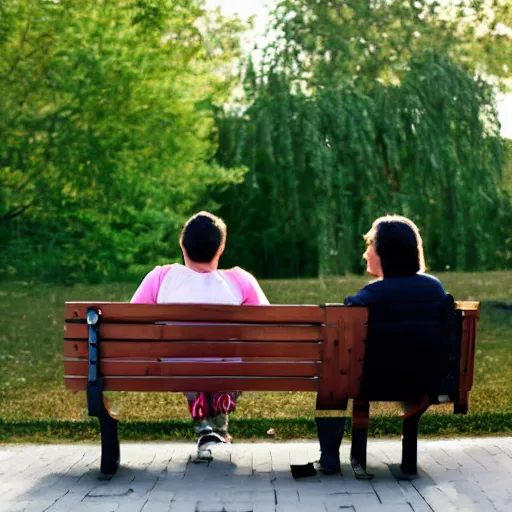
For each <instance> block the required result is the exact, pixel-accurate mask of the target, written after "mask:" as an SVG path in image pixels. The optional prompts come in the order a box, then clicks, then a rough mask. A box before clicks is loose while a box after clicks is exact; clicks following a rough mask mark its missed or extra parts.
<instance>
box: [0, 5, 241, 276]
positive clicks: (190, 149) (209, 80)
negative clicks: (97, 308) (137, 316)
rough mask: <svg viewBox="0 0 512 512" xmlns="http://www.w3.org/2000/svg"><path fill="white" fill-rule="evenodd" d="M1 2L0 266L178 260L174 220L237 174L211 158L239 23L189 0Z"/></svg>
mask: <svg viewBox="0 0 512 512" xmlns="http://www.w3.org/2000/svg"><path fill="white" fill-rule="evenodd" d="M0 10H1V12H2V22H1V23H0V54H1V55H2V59H0V97H1V98H2V101H1V102H0V220H1V226H2V227H1V229H2V235H3V236H2V240H3V242H4V243H5V244H6V245H5V247H4V249H6V251H5V252H4V265H3V266H4V268H5V264H6V260H11V261H13V260H14V259H18V261H17V262H16V264H15V265H14V267H16V268H18V270H19V271H20V273H21V274H24V273H25V274H31V273H32V274H35V275H40V276H42V277H52V276H53V278H61V279H68V280H69V279H80V278H84V273H85V272H86V271H87V276H88V277H86V278H96V279H100V278H103V277H105V276H109V275H110V276H114V275H115V274H119V273H122V271H123V270H125V269H127V268H128V267H130V266H132V267H133V266H134V265H137V264H141V265H144V266H148V265H151V264H155V263H157V261H160V260H163V259H164V258H172V257H177V256H178V252H177V251H176V250H175V249H173V248H172V246H171V244H170V241H171V240H172V241H173V242H174V239H175V237H176V235H177V232H178V229H179V225H180V224H181V222H182V220H183V217H184V216H185V215H187V214H189V213H190V212H191V210H192V209H193V208H195V207H196V206H197V205H202V206H203V205H205V204H206V205H207V206H211V207H215V204H213V203H212V202H211V201H209V200H208V193H209V192H210V191H211V190H214V189H216V188H223V187H225V186H227V185H228V184H229V183H233V182H236V181H239V180H240V179H241V177H242V174H243V173H242V171H241V170H236V169H235V170H233V171H230V172H227V171H226V170H225V169H223V168H221V167H219V166H218V165H216V164H215V162H214V161H213V159H212V157H213V155H214V153H215V149H216V135H215V133H216V130H215V122H214V116H213V112H214V108H215V105H217V104H221V103H222V102H224V101H226V100H227V98H228V97H229V94H230V90H231V87H232V85H233V76H232V73H231V69H232V67H233V64H232V62H233V59H235V58H236V57H237V56H238V52H239V49H238V38H237V34H238V32H239V31H240V30H241V29H242V26H241V25H240V24H239V23H238V22H237V21H234V20H227V19H223V18H222V17H220V15H219V14H218V13H213V14H208V13H207V12H206V11H205V9H204V7H203V5H202V2H201V1H195V0H179V1H174V0H173V1H171V0H134V1H132V0H121V1H113V0H104V1H99V0H81V1H75V0H60V1H44V2H37V1H35V0H21V1H14V0H2V2H1V3H0ZM168 245H169V247H168ZM173 245H174V244H173ZM18 256H21V257H20V258H18ZM11 265H12V263H11Z"/></svg>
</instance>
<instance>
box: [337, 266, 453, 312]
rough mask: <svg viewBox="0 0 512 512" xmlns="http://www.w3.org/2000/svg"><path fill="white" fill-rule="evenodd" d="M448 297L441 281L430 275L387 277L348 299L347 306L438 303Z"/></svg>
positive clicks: (346, 300) (368, 285)
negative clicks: (389, 303)
mask: <svg viewBox="0 0 512 512" xmlns="http://www.w3.org/2000/svg"><path fill="white" fill-rule="evenodd" d="M445 297H446V292H445V291H444V288H443V285H442V284H441V281H439V279H437V278H435V277H434V276H430V275H428V274H415V275H413V276H406V277H386V278H384V279H380V280H378V281H374V282H372V283H370V284H367V285H366V286H365V287H364V288H361V290H359V291H358V292H357V294H356V295H353V296H351V297H347V298H346V299H345V304H346V305H347V306H370V305H371V304H374V303H376V302H381V301H399V302H407V301H414V302H436V301H440V300H443V299H444V298H445Z"/></svg>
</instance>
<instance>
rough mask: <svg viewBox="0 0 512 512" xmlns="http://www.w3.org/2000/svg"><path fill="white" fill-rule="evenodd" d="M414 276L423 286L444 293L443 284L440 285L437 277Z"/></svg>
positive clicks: (428, 275)
mask: <svg viewBox="0 0 512 512" xmlns="http://www.w3.org/2000/svg"><path fill="white" fill-rule="evenodd" d="M416 276H417V279H419V280H420V281H421V282H422V283H423V284H424V285H426V286H430V287H432V288H440V289H442V290H443V291H444V286H443V283H441V281H440V280H439V279H438V278H437V277H435V276H433V275H431V274H416Z"/></svg>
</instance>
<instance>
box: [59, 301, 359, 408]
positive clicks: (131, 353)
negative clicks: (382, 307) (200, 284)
mask: <svg viewBox="0 0 512 512" xmlns="http://www.w3.org/2000/svg"><path fill="white" fill-rule="evenodd" d="M90 308H96V309H98V310H99V311H100V312H101V315H100V322H99V340H100V341H99V354H100V356H99V369H100V372H101V374H102V375H103V389H105V390H111V391H220V390H226V391H227V390H243V391H312V392H316V393H318V403H317V406H318V408H320V409H339V408H345V407H346V402H347V399H348V398H350V397H354V396H357V394H358V392H359V385H360V381H361V375H362V364H363V359H364V339H365V337H366V321H367V310H366V309H365V308H346V307H343V306H340V305H325V306H285V305H272V306H220V305H198V304H193V305H190V304H187V305H183V304H180V305H177V304H176V305H175V304H173V305H170V304H159V305H146V304H126V303H66V316H65V343H64V357H65V359H64V366H65V383H66V386H67V387H69V388H70V389H72V390H74V391H79V390H84V389H85V388H86V384H87V376H88V350H89V347H88V326H87V324H86V314H87V310H88V309H90ZM197 358H212V359H213V360H210V361H197V360H194V359H197ZM215 358H228V359H235V360H234V361H233V360H231V361H216V360H215ZM236 358H240V359H239V360H236Z"/></svg>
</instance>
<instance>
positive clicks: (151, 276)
mask: <svg viewBox="0 0 512 512" xmlns="http://www.w3.org/2000/svg"><path fill="white" fill-rule="evenodd" d="M170 268H171V265H165V266H163V267H162V266H160V265H159V266H157V267H155V268H154V269H153V270H152V271H151V272H149V273H148V274H147V275H146V277H145V278H144V279H143V280H142V283H140V285H139V287H138V288H137V290H136V291H135V293H134V294H133V297H132V300H130V302H131V303H132V304H156V303H157V299H158V291H159V290H160V284H161V283H162V279H163V278H164V276H165V275H166V274H167V272H168V271H169V270H170Z"/></svg>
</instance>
